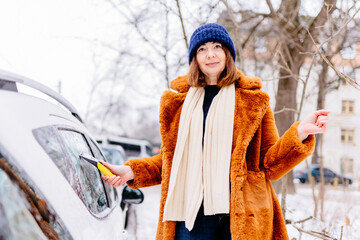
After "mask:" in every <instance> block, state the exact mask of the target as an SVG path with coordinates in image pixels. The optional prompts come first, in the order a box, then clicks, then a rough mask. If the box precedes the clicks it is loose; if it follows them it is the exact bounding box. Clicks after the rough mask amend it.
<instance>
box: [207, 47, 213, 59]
mask: <svg viewBox="0 0 360 240" xmlns="http://www.w3.org/2000/svg"><path fill="white" fill-rule="evenodd" d="M214 56H215V53H214V51H213V50H212V49H209V50H208V52H207V57H208V58H212V57H214Z"/></svg>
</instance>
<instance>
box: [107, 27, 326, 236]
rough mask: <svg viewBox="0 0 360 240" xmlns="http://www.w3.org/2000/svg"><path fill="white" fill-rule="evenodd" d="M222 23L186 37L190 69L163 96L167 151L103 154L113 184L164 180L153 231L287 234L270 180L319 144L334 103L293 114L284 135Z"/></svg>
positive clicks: (135, 184)
mask: <svg viewBox="0 0 360 240" xmlns="http://www.w3.org/2000/svg"><path fill="white" fill-rule="evenodd" d="M235 59H236V54H235V49H234V45H233V42H232V40H231V38H230V36H229V34H228V32H227V31H226V29H225V28H224V27H222V26H221V25H218V24H214V23H210V24H205V25H203V26H201V27H199V28H198V29H196V30H195V32H194V33H193V35H192V36H191V40H190V46H189V63H190V68H189V72H188V74H187V75H185V76H181V77H178V78H176V79H175V80H173V81H172V82H171V83H170V87H171V88H172V89H173V90H176V91H177V92H174V91H165V93H164V94H163V96H162V98H161V107H160V124H161V126H160V132H161V137H162V146H161V153H160V154H158V155H156V156H153V157H150V158H143V159H132V160H129V161H127V162H126V163H125V165H124V166H114V165H110V164H108V163H104V165H106V166H107V167H109V169H110V170H111V171H112V172H113V173H114V174H115V175H117V176H112V177H110V178H109V177H106V176H103V179H104V180H105V181H106V182H107V183H108V184H110V185H112V186H114V187H117V186H120V185H121V184H123V183H125V182H126V183H127V184H128V185H129V186H130V187H132V188H140V187H146V186H151V185H155V184H161V202H160V214H159V225H158V230H157V236H156V239H207V240H209V239H251V240H256V239H288V236H287V232H286V227H285V222H284V219H283V217H282V214H281V209H280V206H279V203H278V200H277V198H276V195H275V193H274V190H273V188H272V185H271V183H270V180H278V179H279V178H281V177H282V176H283V175H284V174H286V173H287V172H288V171H290V170H291V169H292V168H293V167H294V166H296V165H297V164H298V163H299V162H301V161H302V160H303V159H305V158H306V157H307V156H309V155H310V154H311V153H312V151H313V149H314V142H315V140H314V136H313V135H312V134H315V133H323V132H325V131H326V127H327V121H328V114H329V112H328V111H325V110H321V111H316V112H314V113H313V114H312V115H311V116H310V117H309V118H308V119H307V120H305V121H303V122H301V123H299V122H297V123H294V124H293V125H292V126H291V127H290V129H289V130H288V131H287V132H286V133H285V134H284V135H283V136H282V137H281V138H279V136H278V133H277V129H276V126H275V122H274V117H273V113H272V111H271V109H270V106H269V97H268V95H267V94H266V93H264V92H262V91H261V90H260V88H261V80H260V79H259V78H251V77H247V76H244V75H243V74H242V73H241V72H240V71H238V70H236V67H235V63H234V62H235Z"/></svg>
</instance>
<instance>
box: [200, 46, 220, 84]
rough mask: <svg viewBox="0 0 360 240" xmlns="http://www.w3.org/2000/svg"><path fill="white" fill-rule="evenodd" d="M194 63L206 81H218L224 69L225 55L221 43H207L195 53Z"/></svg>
mask: <svg viewBox="0 0 360 240" xmlns="http://www.w3.org/2000/svg"><path fill="white" fill-rule="evenodd" d="M196 61H197V63H198V65H199V67H200V70H201V71H202V72H203V73H204V74H205V79H206V81H208V80H209V79H210V80H213V81H214V79H216V82H217V80H218V79H219V76H220V74H221V73H222V71H223V70H224V68H225V61H226V55H225V51H224V49H223V47H222V45H221V43H217V42H207V43H205V44H203V45H201V46H200V47H199V48H198V49H197V51H196ZM208 84H209V82H208Z"/></svg>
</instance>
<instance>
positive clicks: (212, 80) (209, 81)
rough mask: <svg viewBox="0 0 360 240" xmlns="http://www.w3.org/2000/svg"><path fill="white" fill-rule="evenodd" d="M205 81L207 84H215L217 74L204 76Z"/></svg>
mask: <svg viewBox="0 0 360 240" xmlns="http://www.w3.org/2000/svg"><path fill="white" fill-rule="evenodd" d="M205 81H206V84H207V85H217V82H218V78H217V76H212V77H205Z"/></svg>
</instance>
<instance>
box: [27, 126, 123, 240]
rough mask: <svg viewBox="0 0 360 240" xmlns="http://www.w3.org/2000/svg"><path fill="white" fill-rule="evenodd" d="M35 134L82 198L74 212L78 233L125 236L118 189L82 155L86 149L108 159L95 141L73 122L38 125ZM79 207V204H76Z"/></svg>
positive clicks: (88, 152)
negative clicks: (80, 156)
mask: <svg viewBox="0 0 360 240" xmlns="http://www.w3.org/2000/svg"><path fill="white" fill-rule="evenodd" d="M34 135H35V137H36V139H37V140H38V141H39V143H40V145H41V146H42V147H43V148H44V150H45V151H46V152H47V154H48V155H49V156H50V158H51V159H52V160H53V162H54V163H55V164H56V166H57V167H58V168H59V170H60V171H61V173H62V175H63V176H64V177H65V178H66V180H67V182H68V183H69V185H71V187H72V188H73V190H74V192H75V193H76V195H77V197H78V199H80V200H81V202H82V207H81V210H82V211H81V212H82V213H81V214H76V213H74V214H73V215H74V216H76V217H77V218H78V220H77V222H76V225H77V226H78V227H77V229H76V233H75V234H76V235H79V236H80V237H81V238H83V239H87V238H88V239H92V238H93V237H94V236H99V237H100V238H105V237H106V238H110V239H115V238H116V239H121V238H122V237H124V236H125V235H126V233H125V232H124V231H123V225H124V221H123V219H124V213H123V211H122V209H121V208H120V199H119V196H118V194H117V192H116V190H115V189H114V188H112V187H110V186H108V185H107V184H105V183H104V182H103V181H102V180H101V173H100V171H99V170H98V169H97V168H96V167H94V166H93V165H91V164H90V163H88V162H87V161H84V160H82V159H80V158H79V155H80V154H81V153H87V154H90V155H92V156H94V157H96V158H100V159H103V160H105V158H104V157H103V155H102V153H101V151H100V150H99V148H98V147H97V146H96V144H95V143H94V141H92V140H91V139H90V137H89V136H88V135H87V134H85V133H84V132H82V131H81V130H79V129H76V128H74V127H70V126H52V127H43V128H39V129H36V130H35V131H34ZM84 207H85V209H86V211H84ZM70 208H71V207H70ZM77 210H79V206H77V208H74V211H77ZM74 238H75V237H74Z"/></svg>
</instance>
